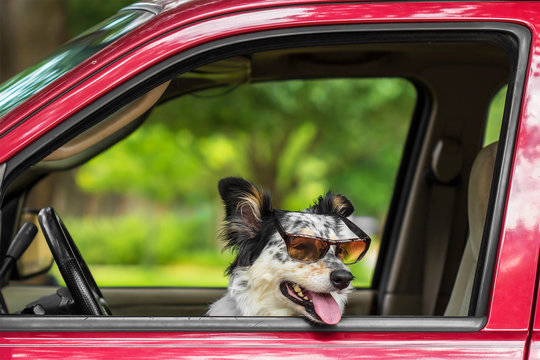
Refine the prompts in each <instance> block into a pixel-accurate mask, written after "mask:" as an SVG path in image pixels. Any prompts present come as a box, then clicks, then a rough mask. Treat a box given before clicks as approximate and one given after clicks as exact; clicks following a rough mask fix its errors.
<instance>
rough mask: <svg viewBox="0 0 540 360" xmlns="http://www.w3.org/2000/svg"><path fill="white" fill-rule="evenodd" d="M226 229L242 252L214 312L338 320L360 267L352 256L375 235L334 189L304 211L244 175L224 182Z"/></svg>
mask: <svg viewBox="0 0 540 360" xmlns="http://www.w3.org/2000/svg"><path fill="white" fill-rule="evenodd" d="M218 188H219V193H220V195H221V198H222V199H223V202H224V203H225V211H226V215H225V224H224V228H223V231H222V237H223V239H224V240H225V242H226V247H227V248H231V249H232V250H233V251H235V252H236V258H235V260H234V261H233V263H232V264H231V265H230V266H229V267H228V268H227V274H228V275H229V276H230V278H229V287H228V290H227V294H226V295H224V296H223V297H222V298H221V299H219V300H218V301H216V302H215V303H214V304H212V305H211V306H210V310H209V311H208V313H207V315H210V316H291V315H303V316H305V317H307V318H308V319H310V320H311V321H314V322H317V323H325V324H337V323H338V322H339V321H340V320H341V315H342V313H343V308H344V306H345V303H346V301H347V294H348V292H349V291H350V289H351V285H350V282H351V281H352V279H353V275H352V274H351V272H350V271H349V269H348V268H347V266H346V265H345V263H348V264H350V263H354V262H356V261H358V260H360V258H361V257H362V256H363V255H364V254H365V253H366V251H367V249H368V247H369V242H370V240H369V237H368V236H367V235H366V234H365V233H364V232H363V231H362V230H360V229H359V228H358V227H357V226H356V225H354V224H353V223H352V222H351V221H350V220H348V219H347V216H350V215H351V214H352V213H353V211H354V208H353V206H352V204H351V202H350V201H349V200H348V199H347V198H346V197H344V196H342V195H337V194H332V193H330V192H329V193H328V194H326V196H324V197H322V196H321V197H319V199H318V201H317V202H316V203H315V204H314V205H312V206H311V207H310V208H308V209H306V210H304V211H302V212H292V211H290V212H289V211H283V210H276V209H273V208H272V201H271V197H270V195H269V194H268V193H265V192H262V191H261V190H260V189H259V188H257V187H256V186H254V185H253V184H251V183H250V182H248V181H246V180H244V179H241V178H225V179H222V180H221V181H220V182H219V185H218Z"/></svg>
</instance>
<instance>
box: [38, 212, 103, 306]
mask: <svg viewBox="0 0 540 360" xmlns="http://www.w3.org/2000/svg"><path fill="white" fill-rule="evenodd" d="M38 220H39V224H40V225H41V229H42V230H43V235H45V240H47V244H49V248H50V249H51V252H52V254H53V257H54V260H55V261H56V264H57V265H58V269H59V270H60V274H62V277H63V278H64V281H65V282H66V286H67V288H68V290H69V292H70V293H71V296H72V297H73V300H74V302H75V306H76V307H77V308H78V310H79V312H80V314H78V315H111V311H110V310H109V306H108V305H107V302H106V301H105V298H104V297H103V294H102V293H101V290H99V287H98V286H97V284H96V281H95V280H94V277H93V276H92V274H91V273H90V269H88V266H87V265H86V262H85V261H84V259H83V258H82V256H81V253H80V252H79V249H77V247H76V246H75V243H74V242H73V239H72V238H71V235H69V232H68V231H67V229H66V226H65V225H64V223H63V222H62V220H61V219H60V217H59V216H58V215H57V214H56V211H54V209H53V208H52V207H46V208H43V209H41V210H40V211H39V214H38Z"/></svg>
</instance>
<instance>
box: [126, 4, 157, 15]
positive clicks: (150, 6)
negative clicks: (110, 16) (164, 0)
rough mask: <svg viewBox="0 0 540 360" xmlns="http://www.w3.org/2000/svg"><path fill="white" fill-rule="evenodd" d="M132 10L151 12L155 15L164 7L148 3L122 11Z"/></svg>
mask: <svg viewBox="0 0 540 360" xmlns="http://www.w3.org/2000/svg"><path fill="white" fill-rule="evenodd" d="M130 10H142V11H148V12H151V13H152V14H154V15H157V14H159V13H160V12H161V11H162V10H163V6H161V5H158V4H154V3H147V2H138V3H134V4H131V5H128V6H126V7H124V8H122V9H120V11H119V12H121V11H130Z"/></svg>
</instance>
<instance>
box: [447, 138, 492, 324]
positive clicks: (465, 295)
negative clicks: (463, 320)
mask: <svg viewBox="0 0 540 360" xmlns="http://www.w3.org/2000/svg"><path fill="white" fill-rule="evenodd" d="M497 145H498V143H497V142H495V143H493V144H490V145H488V146H486V147H485V148H483V149H481V150H480V152H479V153H478V155H476V159H475V160H474V164H473V166H472V169H471V174H470V176H469V192H468V212H469V214H468V216H469V237H468V239H467V243H466V244H465V249H464V250H463V257H462V258H461V263H460V265H459V270H458V274H457V277H456V282H455V283H454V288H453V289H452V294H451V295H450V300H449V302H448V306H447V307H446V311H445V314H444V315H445V316H467V315H468V313H469V303H470V300H471V294H472V287H473V283H474V275H475V272H476V264H477V263H478V253H479V251H480V244H481V242H482V235H483V233H484V224H485V222H486V212H487V207H488V202H489V194H490V191H491V181H492V178H493V169H494V166H495V156H496V155H497Z"/></svg>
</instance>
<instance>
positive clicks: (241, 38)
mask: <svg viewBox="0 0 540 360" xmlns="http://www.w3.org/2000/svg"><path fill="white" fill-rule="evenodd" d="M471 34H474V35H476V36H478V35H485V36H483V37H482V39H481V40H485V41H492V42H495V43H497V44H499V45H502V46H503V47H508V46H509V47H510V48H511V49H509V50H510V51H512V56H510V58H511V59H516V61H515V63H513V64H512V67H513V68H512V71H511V78H510V85H509V90H508V95H507V96H508V97H507V103H506V106H505V118H504V121H503V127H504V125H507V126H506V131H503V132H502V135H501V141H500V142H501V143H504V147H502V146H500V147H499V151H498V155H497V169H500V171H497V172H496V176H495V177H494V180H493V182H494V183H496V184H497V185H498V186H497V187H496V189H493V190H492V191H493V192H494V193H495V195H496V196H495V198H494V200H493V197H492V201H491V205H490V207H489V210H488V219H490V220H489V221H488V222H487V224H486V229H488V230H489V231H485V233H484V237H485V239H487V240H488V241H484V242H483V243H484V246H483V247H482V249H481V254H480V260H482V262H481V263H479V264H482V266H479V268H481V269H480V270H479V272H481V277H479V276H477V281H476V283H475V295H476V299H477V300H476V301H475V302H474V304H473V305H471V306H472V312H471V313H472V314H473V315H474V316H470V317H424V316H409V317H400V316H394V317H388V316H349V317H345V318H343V319H342V321H341V322H340V323H339V324H338V325H335V326H332V327H326V326H313V325H310V324H309V323H308V322H307V321H306V320H304V319H302V318H297V317H287V318H275V317H264V318H261V317H245V318H244V317H242V318H237V317H202V318H201V317H78V316H75V317H60V316H47V317H22V316H17V315H7V316H2V317H0V330H2V331H76V330H84V331H87V330H92V331H114V330H117V331H118V330H122V331H129V330H141V331H142V330H143V331H153V330H155V331H160V330H161V331H163V330H179V331H180V330H181V331H215V332H216V331H250V332H252V331H369V332H372V331H407V332H432V331H437V332H472V331H477V330H480V329H482V328H483V327H484V325H485V323H486V316H485V313H486V308H487V304H488V300H489V295H490V290H491V279H492V275H493V268H494V262H495V255H496V251H497V244H498V239H499V233H500V227H501V223H502V215H503V210H504V204H505V199H506V190H507V188H508V182H509V173H510V167H511V161H512V154H513V149H514V144H515V135H516V132H517V124H518V120H519V111H520V104H521V95H522V93H523V86H524V82H525V74H526V70H527V64H528V55H529V48H530V43H531V35H530V32H529V30H528V29H527V28H525V27H523V26H520V25H516V24H511V23H502V22H467V23H464V22H463V23H401V24H355V25H350V24H349V25H332V26H314V27H299V28H287V29H280V30H271V31H263V32H258V33H252V34H246V35H238V36H234V37H229V38H225V39H221V40H217V41H213V42H211V43H207V44H204V45H202V46H199V47H196V48H193V49H190V50H188V51H185V52H183V53H181V54H179V55H176V56H174V57H172V58H170V59H168V60H166V61H163V62H162V63H160V64H158V65H156V66H155V67H153V68H151V69H149V70H147V71H145V72H144V73H142V74H140V75H138V76H136V77H134V78H132V79H130V80H129V81H127V82H126V83H125V84H123V85H121V86H119V87H118V88H116V89H114V90H113V91H111V92H110V93H108V94H106V95H105V96H103V97H102V98H100V99H98V100H97V101H95V102H93V103H92V104H90V105H89V106H87V107H86V108H85V109H83V110H81V111H80V112H78V113H77V114H75V115H73V116H72V117H70V118H69V119H67V120H66V121H64V122H63V123H61V124H60V125H58V126H57V127H55V128H54V129H53V130H52V131H50V132H49V133H47V134H45V135H44V136H43V137H41V138H40V139H39V140H37V141H36V142H34V143H33V144H31V145H30V146H29V147H27V148H25V149H24V150H22V151H21V152H20V153H18V154H17V155H15V156H14V157H13V158H12V159H10V160H9V161H8V162H7V163H6V171H5V175H4V178H3V181H2V184H0V185H1V189H2V197H3V196H4V194H5V191H6V189H7V188H8V186H9V185H10V183H12V181H13V180H14V179H15V178H16V177H17V176H18V175H20V174H21V173H22V172H23V171H24V170H25V169H27V168H29V167H30V166H32V165H33V164H35V163H36V162H38V161H39V160H40V159H42V158H44V157H45V156H47V155H48V154H49V153H51V152H52V151H54V149H56V148H57V147H58V146H60V145H61V143H65V142H66V141H69V140H70V139H71V138H73V137H75V136H76V135H77V134H79V133H81V132H82V131H84V130H86V129H88V128H90V127H92V126H94V125H95V124H97V123H98V122H100V121H101V120H103V119H104V118H105V117H106V116H108V115H110V114H111V113H112V112H114V108H118V106H122V105H124V104H127V103H128V102H130V101H132V100H133V99H135V98H137V97H138V96H140V95H142V94H143V93H144V92H146V91H147V90H148V89H150V88H152V87H155V86H157V85H158V84H160V83H163V82H164V81H166V80H167V79H169V78H171V77H173V76H176V75H179V74H181V73H183V72H186V71H189V70H191V69H193V68H195V67H198V66H202V65H204V64H208V63H211V62H214V61H217V60H220V59H222V58H225V57H230V56H235V55H241V54H245V53H246V52H256V51H262V50H271V49H281V48H288V47H298V46H311V45H338V44H351V43H366V42H371V43H375V42H377V43H378V42H384V41H392V42H396V41H407V42H410V41H422V40H423V39H425V41H431V40H434V38H435V40H441V41H449V40H453V41H467V40H471V38H470V37H471ZM474 40H478V38H474ZM223 54H226V56H225V55H223ZM59 138H61V139H62V140H61V141H60V140H58V139H59ZM398 208H399V202H398V205H397V206H396V210H395V211H396V212H397V211H398ZM398 218H399V214H398V216H396V220H395V221H401V219H398ZM384 255H386V254H383V256H384ZM473 300H474V298H473Z"/></svg>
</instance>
